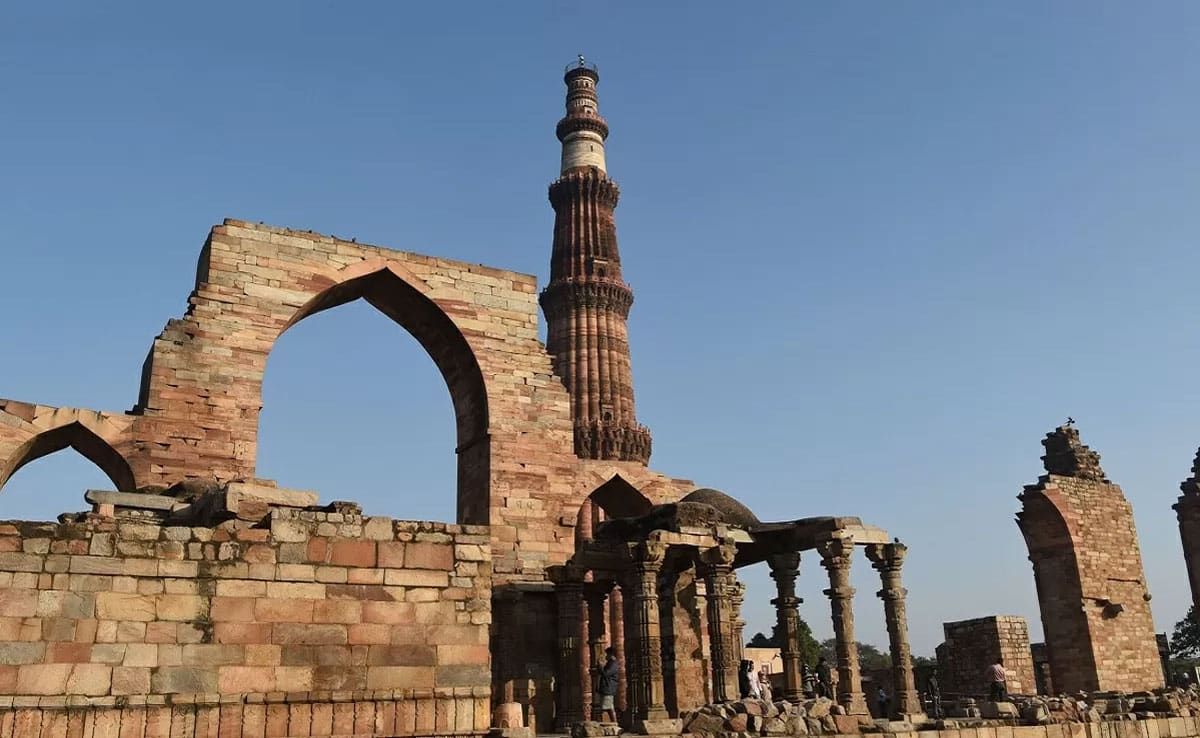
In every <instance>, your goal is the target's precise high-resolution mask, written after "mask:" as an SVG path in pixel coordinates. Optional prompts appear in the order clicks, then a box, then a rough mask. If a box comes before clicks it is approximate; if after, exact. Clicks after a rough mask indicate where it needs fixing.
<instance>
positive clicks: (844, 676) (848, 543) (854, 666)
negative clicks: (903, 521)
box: [817, 538, 870, 715]
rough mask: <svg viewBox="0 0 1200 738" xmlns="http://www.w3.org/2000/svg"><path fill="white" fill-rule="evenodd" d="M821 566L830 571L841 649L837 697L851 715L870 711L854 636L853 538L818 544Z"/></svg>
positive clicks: (838, 647)
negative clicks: (863, 689) (851, 571)
mask: <svg viewBox="0 0 1200 738" xmlns="http://www.w3.org/2000/svg"><path fill="white" fill-rule="evenodd" d="M817 552H818V553H820V554H821V566H823V567H825V569H826V570H827V571H828V572H829V589H827V590H825V595H826V596H828V597H829V605H830V609H831V610H832V612H833V638H834V642H835V644H836V650H837V669H838V687H837V701H838V703H839V704H841V705H842V707H844V708H846V713H847V714H849V715H868V714H870V711H869V710H867V702H866V700H865V699H864V698H863V693H862V679H861V678H860V676H859V669H858V643H856V642H855V640H854V588H853V587H851V586H850V561H851V557H852V555H853V553H854V540H853V539H852V538H835V539H833V540H830V541H823V542H822V543H820V544H818V546H817Z"/></svg>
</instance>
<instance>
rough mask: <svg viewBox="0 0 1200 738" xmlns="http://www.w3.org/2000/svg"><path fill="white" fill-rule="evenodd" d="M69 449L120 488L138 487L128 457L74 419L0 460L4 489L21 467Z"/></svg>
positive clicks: (0, 485)
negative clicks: (95, 467) (126, 458)
mask: <svg viewBox="0 0 1200 738" xmlns="http://www.w3.org/2000/svg"><path fill="white" fill-rule="evenodd" d="M66 448H72V449H74V450H75V451H77V452H78V453H79V455H80V456H83V457H84V458H85V459H87V460H88V461H90V462H92V463H93V464H95V465H96V466H97V467H99V468H100V470H101V471H103V472H104V473H105V475H107V476H108V478H109V479H110V480H111V481H112V483H113V484H114V485H115V486H116V489H117V490H118V491H121V492H128V491H132V490H133V489H135V488H136V487H137V483H136V482H135V481H134V476H133V471H132V470H131V469H130V467H129V463H128V462H127V461H126V460H125V457H123V456H121V454H120V453H118V452H117V450H116V449H115V448H113V447H112V445H111V444H109V442H108V441H106V440H104V439H103V438H101V437H100V436H99V435H97V434H96V433H95V432H93V431H92V430H91V429H90V428H88V427H87V426H86V425H84V424H83V423H81V422H79V421H74V422H72V423H67V424H64V425H60V426H58V427H56V428H50V429H48V430H44V431H41V432H39V433H37V434H36V435H34V436H32V437H31V438H29V439H28V440H26V441H25V442H24V443H22V444H21V445H20V446H17V447H16V449H15V450H14V451H13V452H12V453H10V454H9V455H8V456H7V458H4V459H3V460H0V488H3V487H4V485H5V483H7V482H8V480H9V479H10V478H11V477H12V475H13V474H15V473H16V472H17V471H18V470H19V469H20V468H21V467H23V466H25V465H26V464H28V463H30V462H32V461H36V460H37V459H40V458H42V457H43V456H48V455H49V454H52V453H55V452H57V451H62V450H63V449H66Z"/></svg>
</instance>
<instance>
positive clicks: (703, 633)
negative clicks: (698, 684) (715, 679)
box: [692, 574, 713, 705]
mask: <svg viewBox="0 0 1200 738" xmlns="http://www.w3.org/2000/svg"><path fill="white" fill-rule="evenodd" d="M693 585H694V586H695V588H696V611H695V612H694V613H693V614H692V615H693V619H694V621H695V623H696V632H697V633H698V634H699V635H700V673H701V674H703V675H704V704H706V705H707V704H711V703H712V701H713V693H712V649H711V646H710V642H709V638H708V588H707V587H706V586H705V584H704V580H703V579H701V578H700V576H699V574H697V576H696V578H695V581H694V582H693Z"/></svg>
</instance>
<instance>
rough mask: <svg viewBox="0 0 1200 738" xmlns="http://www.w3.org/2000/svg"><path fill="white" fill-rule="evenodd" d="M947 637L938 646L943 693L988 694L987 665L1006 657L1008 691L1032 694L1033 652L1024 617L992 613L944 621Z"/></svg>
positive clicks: (1033, 683) (1034, 688)
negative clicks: (972, 617) (985, 615)
mask: <svg viewBox="0 0 1200 738" xmlns="http://www.w3.org/2000/svg"><path fill="white" fill-rule="evenodd" d="M942 631H943V632H944V633H945V637H946V640H945V641H944V642H943V643H942V644H941V645H940V646H938V648H937V662H938V677H939V684H940V686H941V690H942V693H943V694H946V695H950V694H968V695H986V694H987V693H988V689H989V681H990V680H989V679H988V667H990V666H991V665H992V664H994V663H996V659H999V658H1002V659H1004V669H1005V672H1006V673H1007V677H1008V682H1007V687H1008V691H1009V692H1010V693H1012V694H1033V693H1034V692H1035V691H1036V684H1035V682H1034V676H1033V654H1032V652H1031V651H1030V649H1029V627H1028V626H1027V625H1026V623H1025V618H1021V617H1016V616H1012V615H993V616H989V617H986V618H974V619H972V620H960V621H957V622H953V623H943V624H942Z"/></svg>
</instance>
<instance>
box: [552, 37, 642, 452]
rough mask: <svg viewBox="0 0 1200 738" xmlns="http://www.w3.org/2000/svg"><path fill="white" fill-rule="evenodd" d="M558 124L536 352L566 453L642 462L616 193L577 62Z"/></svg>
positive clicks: (591, 96) (591, 97)
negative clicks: (566, 427) (546, 359)
mask: <svg viewBox="0 0 1200 738" xmlns="http://www.w3.org/2000/svg"><path fill="white" fill-rule="evenodd" d="M563 79H564V81H565V82H566V84H567V114H566V116H565V117H564V118H563V119H562V120H560V121H559V122H558V127H557V129H556V133H557V134H558V140H559V141H561V142H562V169H561V173H560V176H559V178H558V179H557V180H555V181H554V183H553V184H551V185H550V204H551V205H553V206H554V215H555V217H554V249H553V253H552V255H551V261H550V282H549V284H548V285H547V286H546V289H545V290H544V291H543V292H542V295H541V304H542V309H543V310H544V311H545V313H546V324H547V336H546V348H547V350H548V351H549V353H550V355H551V356H552V357H553V359H554V368H555V371H556V372H557V373H558V375H559V376H560V377H562V380H563V383H564V384H565V385H566V387H567V391H568V392H569V394H570V395H571V405H572V407H571V412H572V415H573V419H574V424H575V453H576V454H578V455H579V456H580V457H581V458H585V459H608V460H618V461H636V462H640V463H642V464H645V463H647V462H648V461H649V459H650V445H651V440H650V431H649V430H648V429H647V428H645V427H644V426H642V425H639V424H638V422H637V415H636V413H635V412H634V407H633V375H632V370H631V366H630V359H629V333H628V330H627V329H626V320H627V319H628V318H629V308H630V306H632V305H633V291H632V290H631V289H629V285H627V284H625V282H624V281H623V280H622V279H621V256H620V254H619V253H618V252H617V226H616V222H615V220H614V218H613V210H614V209H615V208H616V207H617V200H618V199H619V198H620V195H621V191H620V189H619V188H618V187H617V183H616V182H614V181H612V179H610V178H609V176H608V172H607V170H606V168H605V163H604V141H605V139H606V138H608V123H607V122H605V120H604V118H601V117H600V112H599V109H598V99H597V97H596V84H597V83H598V82H599V81H600V75H599V73H598V72H597V71H596V68H595V66H593V65H587V64H585V62H584V60H583V57H580V58H579V63H578V65H573V66H572V67H571V68H570V69H568V70H567V73H566V75H565V76H564V78H563Z"/></svg>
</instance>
